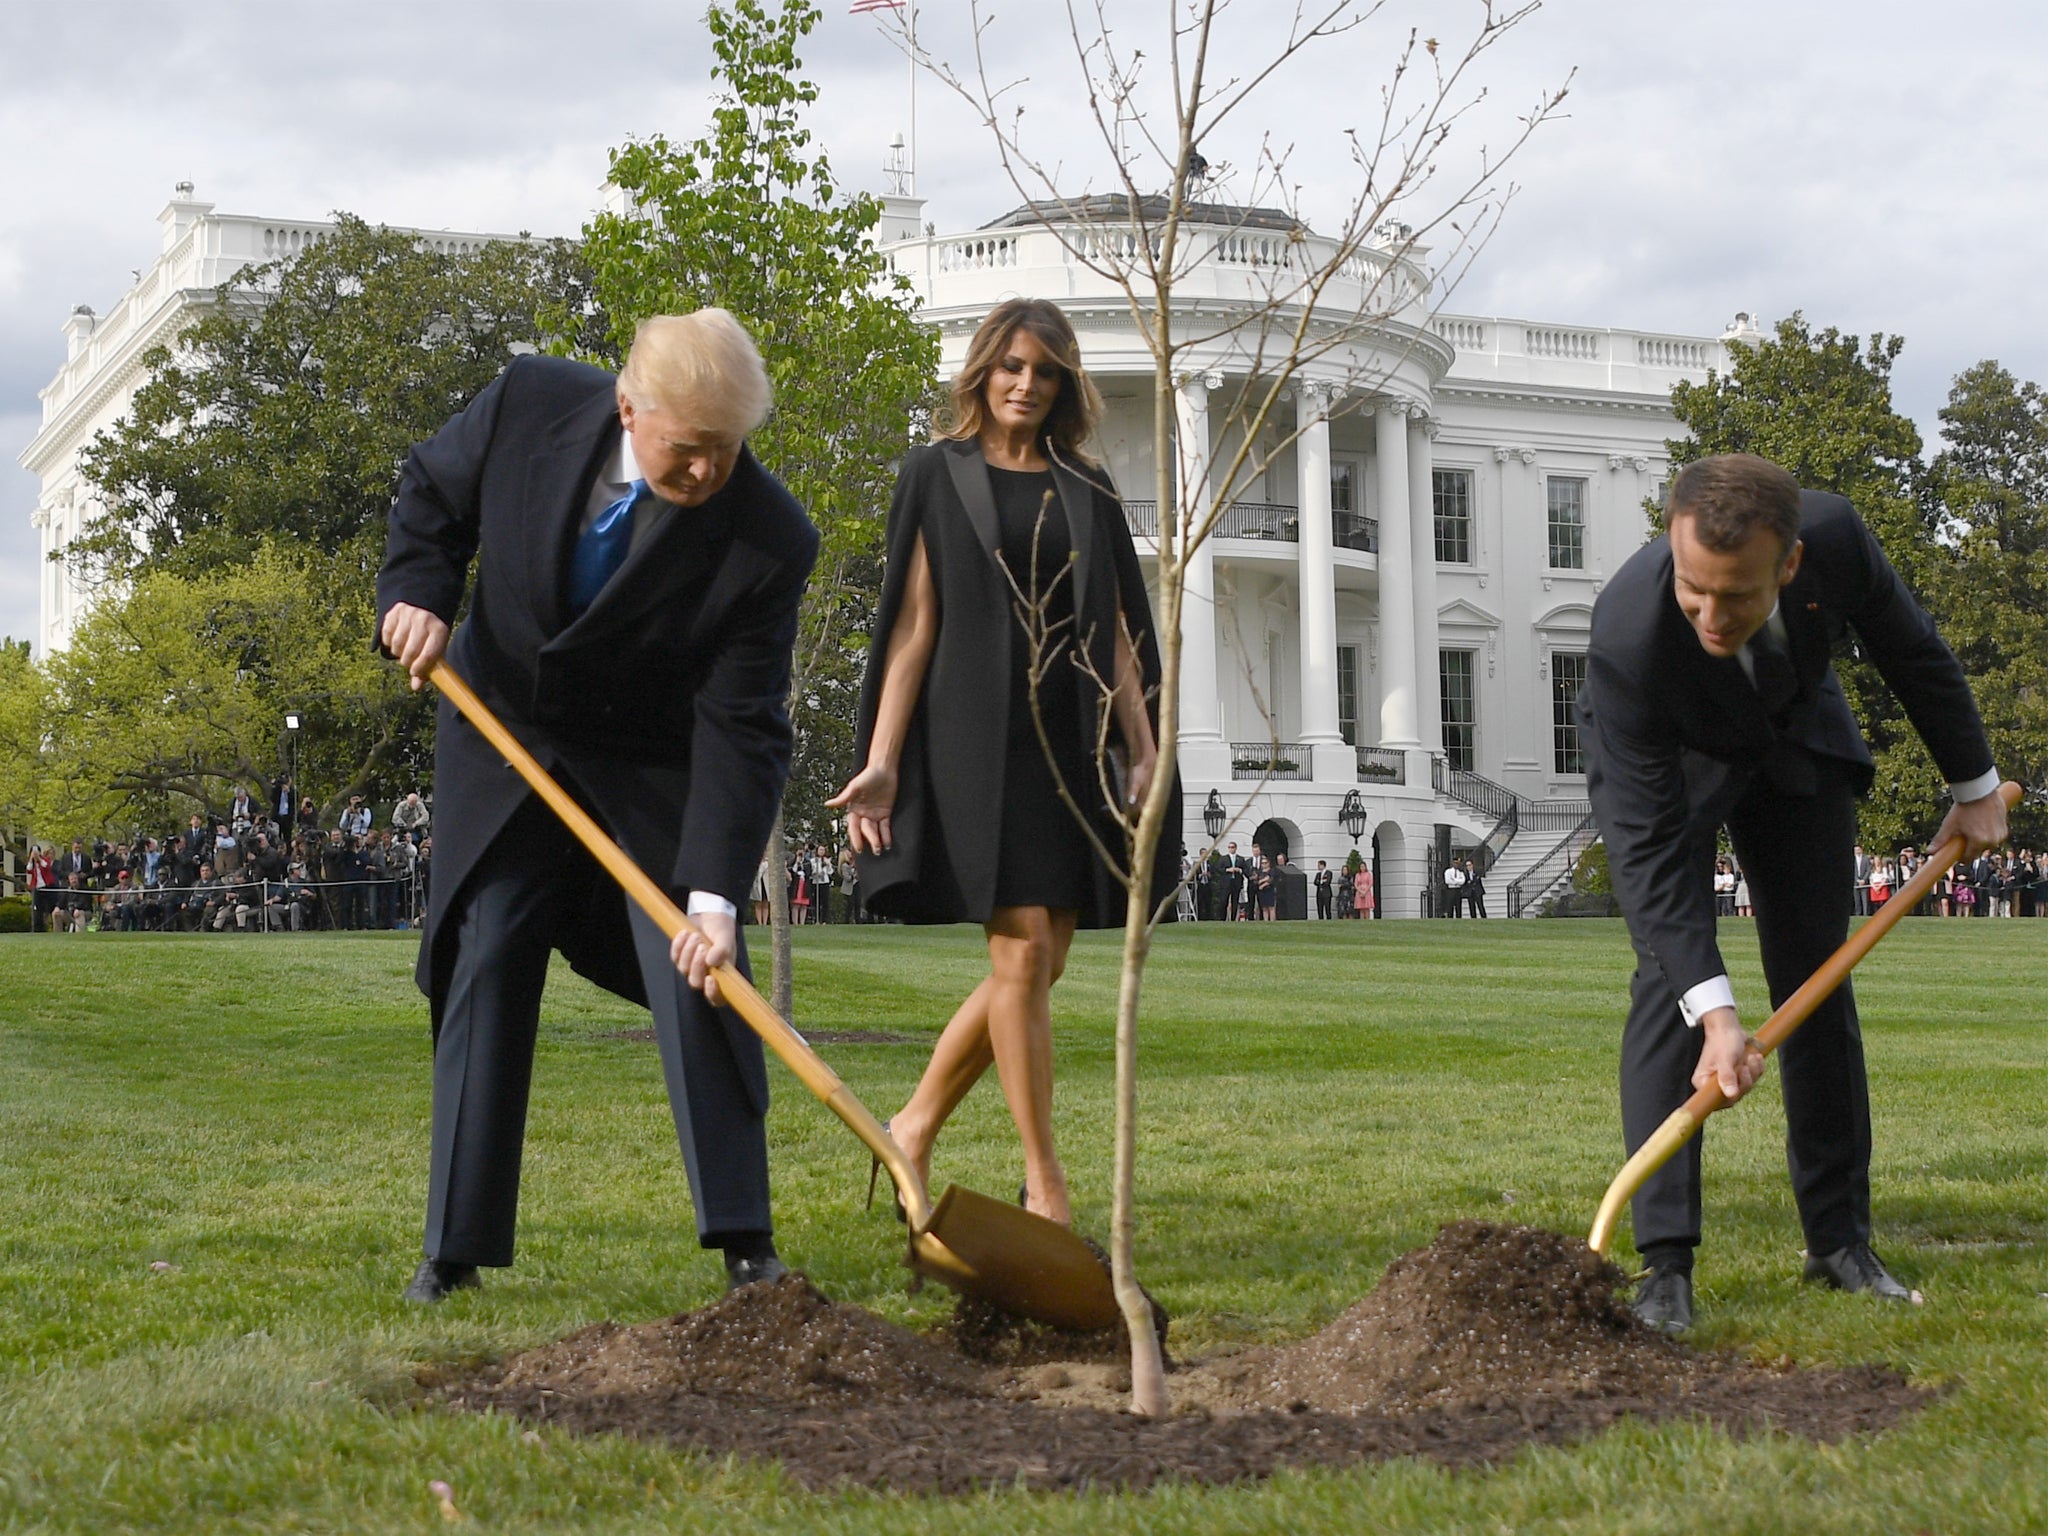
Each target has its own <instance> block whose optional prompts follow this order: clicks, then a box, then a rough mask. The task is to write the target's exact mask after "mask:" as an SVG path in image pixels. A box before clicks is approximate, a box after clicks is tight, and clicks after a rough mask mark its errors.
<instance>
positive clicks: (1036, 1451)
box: [422, 1222, 1931, 1493]
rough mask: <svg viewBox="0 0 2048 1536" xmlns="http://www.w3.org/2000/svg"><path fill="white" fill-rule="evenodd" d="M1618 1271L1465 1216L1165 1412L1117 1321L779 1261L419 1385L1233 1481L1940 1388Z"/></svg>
mask: <svg viewBox="0 0 2048 1536" xmlns="http://www.w3.org/2000/svg"><path fill="white" fill-rule="evenodd" d="M1624 1285H1625V1277H1624V1276H1623V1275H1622V1273H1621V1271H1619V1270H1618V1269H1616V1268H1615V1267H1614V1266H1613V1265H1611V1264H1608V1263H1606V1262H1605V1261H1604V1260H1601V1259H1599V1258H1597V1257H1596V1256H1595V1255H1593V1254H1592V1253H1591V1252H1589V1251H1588V1250H1587V1249H1586V1247H1585V1245H1584V1243H1582V1242H1577V1241H1574V1240H1572V1239H1569V1238H1565V1237H1562V1236H1560V1235H1558V1234H1556V1233H1552V1232H1545V1231H1541V1230H1539V1229H1536V1228H1533V1227H1515V1226H1501V1225H1494V1224H1490V1223H1481V1222H1460V1223H1457V1224H1455V1225H1453V1226H1448V1227H1445V1228H1444V1229H1443V1231H1442V1232H1441V1233H1440V1234H1439V1236H1438V1238H1437V1240H1436V1241H1435V1242H1434V1243H1432V1244H1431V1245H1430V1246H1429V1247H1427V1248H1423V1249H1420V1250H1417V1251H1416V1252H1414V1253H1410V1254H1407V1255H1405V1256H1403V1257H1402V1258H1400V1259H1397V1260H1396V1261H1395V1262H1394V1263H1393V1264H1392V1265H1391V1266H1389V1268H1388V1270H1387V1273H1386V1275H1385V1276H1384V1278H1383V1279H1382V1280H1381V1282H1380V1284H1379V1285H1378V1286H1377V1287H1376V1288H1375V1289H1374V1290H1373V1292H1372V1294H1371V1295H1369V1296H1367V1297H1366V1298H1365V1299H1364V1300H1363V1301H1361V1302H1359V1303H1358V1305H1356V1306H1355V1307H1353V1308H1351V1310H1350V1311H1348V1312H1346V1313H1344V1314H1343V1315H1342V1316H1341V1317H1339V1318H1337V1319H1336V1320H1335V1321H1334V1322H1332V1323H1331V1324H1330V1325H1329V1326H1328V1327H1327V1328H1325V1329H1323V1330H1322V1332H1320V1333H1318V1334H1315V1335H1314V1336H1312V1337H1310V1338H1308V1339H1305V1340H1302V1341H1301V1342H1299V1343H1296V1344H1292V1345H1287V1346H1283V1347H1270V1348H1258V1349H1252V1350H1246V1351H1242V1352H1239V1353H1236V1354H1231V1355H1227V1356H1223V1357H1220V1358H1217V1359H1212V1360H1207V1361H1200V1362H1194V1363H1191V1364H1187V1365H1184V1366H1181V1367H1179V1368H1178V1369H1176V1370H1175V1371H1174V1373H1173V1375H1172V1376H1171V1377H1169V1379H1168V1387H1169V1390H1170V1393H1171V1396H1172V1398H1173V1403H1174V1411H1173V1412H1172V1413H1171V1414H1169V1415H1168V1416H1166V1417H1164V1418H1161V1419H1157V1420H1145V1419H1137V1418H1133V1417H1131V1416H1130V1415H1129V1414H1127V1413H1124V1412H1122V1411H1121V1405H1122V1401H1123V1394H1125V1393H1127V1392H1128V1391H1129V1390H1130V1382H1129V1376H1128V1370H1127V1367H1126V1365H1125V1363H1124V1359H1125V1356H1124V1350H1123V1347H1122V1341H1121V1339H1120V1338H1119V1337H1118V1336H1117V1335H1115V1334H1113V1333H1112V1334H1109V1335H1078V1336H1077V1335H1072V1334H1059V1333H1055V1332H1053V1331H1050V1330H1047V1329H1043V1328H1039V1327H1037V1326H1035V1325H1032V1324H1019V1323H1016V1322H1014V1321H1013V1320H1009V1319H1004V1318H1002V1317H1000V1316H999V1315H996V1314H993V1313H990V1312H989V1311H988V1310H987V1309H986V1308H982V1307H978V1306H976V1305H975V1304H973V1303H968V1302H963V1303H962V1304H961V1306H960V1308H959V1309H958V1311H957V1312H956V1315H955V1317H954V1319H953V1321H952V1324H951V1326H950V1328H949V1329H948V1330H947V1331H946V1332H945V1333H944V1334H943V1335H941V1336H938V1337H931V1338H927V1337H923V1336H921V1335H918V1334H914V1333H911V1332H909V1331H907V1330H905V1329H903V1328H899V1327H897V1326H896V1325H895V1324H893V1323H889V1322H886V1321H884V1320H883V1319H881V1318H878V1317H876V1316H875V1315H874V1314H872V1313H870V1312H867V1311H864V1310H862V1309H861V1308H859V1307H853V1306H845V1305H841V1304H839V1303H836V1302H833V1301H830V1300H828V1299H826V1298H825V1297H824V1296H823V1295H821V1294H820V1293H819V1292H818V1291H817V1290H816V1289H815V1288H814V1287H813V1286H812V1285H811V1284H810V1282H809V1281H807V1280H805V1279H804V1278H803V1277H802V1276H800V1275H792V1276H790V1277H788V1278H787V1279H784V1280H780V1281H777V1282H775V1283H774V1284H770V1285H753V1286H748V1287H746V1288H745V1289H743V1290H740V1291H736V1292H733V1293H731V1294H730V1295H727V1296H725V1297H724V1298H722V1299H721V1300H719V1301H717V1302H715V1303H713V1304H712V1305H711V1306H708V1307H705V1308H703V1309H702V1310H700V1311H696V1312H686V1313H682V1314H679V1315H677V1316H675V1317H671V1318H666V1319H662V1320H660V1321H657V1322H651V1323H642V1324H638V1325H635V1326H632V1327H621V1326H619V1325H618V1324H615V1323H597V1324H593V1325H592V1326H590V1327H588V1328H584V1329H581V1330H579V1331H578V1332H576V1333H573V1334H570V1335H569V1336H568V1337H567V1338H564V1339H561V1340H558V1341H557V1342H555V1343H553V1344H549V1345H545V1346H543V1347H542V1348H539V1349H534V1350H529V1351H526V1352H524V1353H522V1354H518V1355H514V1356H511V1357H510V1358H508V1359H506V1360H504V1361H502V1362H500V1363H498V1364H495V1365H492V1366H488V1367H485V1368H482V1369H480V1370H476V1371H470V1372H466V1373H457V1374H452V1375H451V1374H448V1373H446V1372H442V1373H440V1374H438V1375H431V1374H430V1375H423V1377H422V1385H423V1386H424V1387H425V1388H426V1389H427V1394H428V1396H429V1398H430V1399H432V1400H435V1401H438V1402H441V1403H445V1404H447V1405H449V1406H452V1407H456V1408H464V1409H471V1410H475V1411H480V1412H481V1411H490V1410H496V1411H498V1412H502V1413H509V1414H513V1415H515V1416H517V1417H519V1418H521V1419H525V1420H528V1421H531V1422H533V1423H536V1424H547V1425H553V1426H557V1427H560V1428H562V1429H567V1430H570V1431H573V1432H577V1433H604V1432H616V1433H620V1434H628V1435H634V1436H638V1437H641V1438H643V1439H653V1440H662V1441H667V1442H669V1443H671V1444H674V1445H676V1446H679V1447H687V1448H689V1449H693V1450H698V1451H703V1452H706V1453H708V1454H711V1455H714V1456H718V1455H727V1454H734V1455H740V1456H746V1457H752V1458H761V1459H773V1460H776V1461H779V1462H781V1463H782V1464H783V1465H784V1467H785V1468H786V1469H787V1470H788V1471H789V1473H790V1475H792V1476H793V1477H795V1478H796V1479H797V1480H798V1481H800V1482H802V1483H804V1484H806V1485H807V1486H810V1487H814V1488H829V1487H833V1486H838V1485H844V1484H863V1485H867V1486H873V1487H885V1488H893V1489H898V1490H903V1491H919V1492H938V1493H959V1492H964V1491H967V1490H969V1489H973V1488H977V1487H985V1486H989V1485H994V1484H1002V1485H1006V1486H1008V1485H1015V1484H1018V1483H1023V1484H1026V1485H1028V1486H1031V1487H1037V1488H1075V1487H1091V1486H1092V1487H1097V1488H1144V1487H1148V1486H1150V1485H1152V1484H1154V1483H1158V1482H1162V1481H1183V1482H1191V1483H1230V1482H1239V1481H1243V1480H1245V1479H1249V1478H1258V1477H1265V1476H1268V1475H1270V1474H1271V1473H1273V1472H1275V1471H1278V1470H1280V1469H1281V1468H1285V1467H1330V1466H1342V1465H1347V1464H1352V1463H1357V1462H1362V1461H1380V1460H1386V1459H1388V1458H1391V1457H1396V1456H1410V1455H1419V1456H1426V1457H1429V1458H1430V1459H1432V1460H1434V1461H1438V1462H1442V1463H1445V1464H1447V1465H1451V1466H1469V1465H1475V1464H1483V1463H1490V1462H1495V1461H1499V1460H1501V1459H1503V1458H1505V1457H1507V1456H1510V1455H1512V1454H1513V1453H1514V1452H1516V1451H1517V1450H1519V1449H1521V1448H1522V1447H1523V1446H1525V1445H1530V1444H1546V1445H1562V1444H1568V1443H1570V1442H1573V1441H1576V1440H1581V1439H1584V1438H1585V1437H1586V1436H1588V1435H1591V1434H1594V1433H1597V1432H1598V1431H1599V1430H1601V1429H1603V1428H1605V1427H1607V1426H1608V1425H1610V1424H1613V1423H1614V1422H1615V1421H1617V1420H1618V1419H1621V1418H1623V1417H1636V1418H1641V1419H1650V1420H1656V1419H1669V1418H1676V1417H1695V1418H1701V1419H1705V1420H1707V1421H1709V1422H1711V1423H1713V1424H1716V1425H1719V1426H1721V1427H1722V1428H1723V1429H1725V1430H1727V1431H1728V1432H1729V1433H1731V1434H1735V1435H1749V1434H1754V1433H1758V1432H1762V1431H1767V1430H1775V1431H1779V1432H1783V1433H1787V1434H1794V1435H1799V1436H1802V1437H1804V1438H1807V1439H1812V1440H1817V1441H1834V1440H1839V1439H1842V1438H1843V1437H1845V1436H1847V1435H1852V1434H1860V1433H1867V1432H1872V1431H1876V1430H1881V1429H1884V1428H1886V1427H1888V1426H1889V1425H1891V1424H1892V1423H1894V1422H1896V1421H1897V1420H1898V1419H1899V1418H1900V1416H1902V1415H1903V1414H1905V1413H1908V1412H1910V1411H1911V1410H1913V1409H1915V1408H1917V1407H1919V1406H1921V1405H1922V1404H1923V1403H1925V1402H1926V1401H1928V1400H1929V1398H1930V1396H1931V1394H1930V1393H1929V1392H1928V1391H1927V1390H1925V1389H1923V1388H1920V1387H1916V1386H1914V1385H1912V1384H1911V1383H1909V1382H1908V1381H1906V1379H1905V1378H1904V1377H1902V1376H1900V1375H1899V1374H1898V1373H1897V1372H1894V1371H1890V1370H1887V1369H1883V1368H1881V1367H1872V1366H1865V1367H1855V1368H1852V1369H1848V1370H1799V1369H1795V1368H1792V1367H1790V1366H1789V1365H1784V1366H1759V1365H1756V1364H1752V1363H1749V1362H1746V1361H1743V1360H1739V1359H1736V1358H1734V1357H1732V1356H1725V1355H1705V1354H1701V1353H1699V1352H1697V1351H1694V1350H1691V1349H1687V1348H1686V1347H1684V1346H1683V1345H1681V1344H1678V1343H1676V1342H1674V1341H1672V1340H1670V1339H1667V1338H1665V1337H1663V1336H1662V1335H1660V1334H1658V1333H1655V1332H1653V1331H1651V1330H1649V1329H1647V1328H1644V1327H1643V1326H1642V1325H1640V1324H1639V1323H1637V1322H1636V1321H1635V1319H1634V1318H1633V1317H1632V1316H1631V1315H1630V1313H1629V1311H1628V1309H1627V1306H1626V1304H1625V1303H1624V1302H1623V1301H1622V1300H1620V1299H1619V1296H1618V1292H1619V1291H1620V1290H1621V1289H1622V1288H1623V1287H1624Z"/></svg>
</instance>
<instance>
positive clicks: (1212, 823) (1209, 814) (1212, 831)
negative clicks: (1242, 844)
mask: <svg viewBox="0 0 2048 1536" xmlns="http://www.w3.org/2000/svg"><path fill="white" fill-rule="evenodd" d="M1229 820H1230V812H1228V811H1226V810H1224V809H1223V800H1222V797H1221V796H1220V795H1218V794H1217V793H1216V791H1215V790H1213V789H1212V790H1210V791H1209V803H1208V804H1207V805H1205V806H1203V807H1202V826H1203V828H1204V829H1205V830H1207V832H1208V834H1209V841H1210V842H1212V843H1213V842H1215V841H1216V839H1217V838H1219V837H1221V836H1222V835H1223V828H1224V824H1225V823H1227V822H1228V821H1229Z"/></svg>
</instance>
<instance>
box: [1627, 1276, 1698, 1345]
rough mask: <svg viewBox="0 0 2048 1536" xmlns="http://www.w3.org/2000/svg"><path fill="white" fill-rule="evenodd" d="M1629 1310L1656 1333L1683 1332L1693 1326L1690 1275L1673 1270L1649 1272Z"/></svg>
mask: <svg viewBox="0 0 2048 1536" xmlns="http://www.w3.org/2000/svg"><path fill="white" fill-rule="evenodd" d="M1630 1310H1632V1311H1633V1312H1634V1313H1635V1315H1636V1317H1637V1318H1638V1320H1640V1321H1642V1322H1645V1323H1647V1324H1649V1325H1650V1326H1651V1327H1652V1328H1655V1329H1656V1330H1657V1331H1658V1332H1659V1333H1684V1332H1685V1331H1686V1330H1687V1329H1689V1328H1691V1327H1692V1276H1691V1275H1687V1274H1681V1273H1680V1272H1679V1271H1678V1270H1675V1269H1653V1270H1651V1271H1650V1278H1649V1279H1647V1280H1645V1281H1644V1282H1643V1288H1642V1289H1641V1290H1640V1291H1638V1292H1637V1293H1636V1299H1635V1303H1634V1305H1633V1306H1632V1307H1631V1309H1630Z"/></svg>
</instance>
